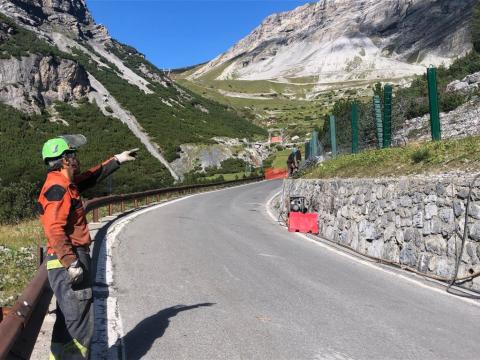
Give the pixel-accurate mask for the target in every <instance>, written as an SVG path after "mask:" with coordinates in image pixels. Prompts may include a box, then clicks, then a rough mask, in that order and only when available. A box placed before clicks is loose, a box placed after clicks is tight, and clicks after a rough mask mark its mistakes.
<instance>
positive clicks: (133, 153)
mask: <svg viewBox="0 0 480 360" xmlns="http://www.w3.org/2000/svg"><path fill="white" fill-rule="evenodd" d="M138 150H140V149H139V148H135V149H132V150H127V151H124V152H122V153H120V154H117V155H115V159H117V161H118V163H119V164H123V163H125V162H127V161H133V160H135V159H136V158H137V151H138Z"/></svg>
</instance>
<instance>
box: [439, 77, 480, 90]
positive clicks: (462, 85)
mask: <svg viewBox="0 0 480 360" xmlns="http://www.w3.org/2000/svg"><path fill="white" fill-rule="evenodd" d="M479 84H480V72H476V73H474V74H470V75H468V76H466V77H464V78H463V79H462V80H454V81H452V82H451V83H450V84H448V85H447V88H446V91H447V92H461V93H464V94H469V93H472V92H474V91H476V90H478V88H479Z"/></svg>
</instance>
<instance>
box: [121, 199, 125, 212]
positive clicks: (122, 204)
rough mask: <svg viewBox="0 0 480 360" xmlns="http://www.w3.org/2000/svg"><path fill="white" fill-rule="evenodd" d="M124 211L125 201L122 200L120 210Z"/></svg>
mask: <svg viewBox="0 0 480 360" xmlns="http://www.w3.org/2000/svg"><path fill="white" fill-rule="evenodd" d="M124 211H125V201H123V200H122V201H121V202H120V212H122V213H123V212H124Z"/></svg>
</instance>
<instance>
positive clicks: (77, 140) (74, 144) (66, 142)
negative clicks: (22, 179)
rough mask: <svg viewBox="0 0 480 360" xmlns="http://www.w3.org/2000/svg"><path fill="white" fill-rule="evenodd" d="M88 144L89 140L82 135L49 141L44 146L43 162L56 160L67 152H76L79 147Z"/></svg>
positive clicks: (60, 137)
mask: <svg viewBox="0 0 480 360" xmlns="http://www.w3.org/2000/svg"><path fill="white" fill-rule="evenodd" d="M86 143H87V138H86V137H85V136H83V135H81V134H78V135H61V136H59V137H56V138H53V139H50V140H48V141H47V142H46V143H45V144H43V149H42V158H43V161H45V162H46V161H47V160H49V159H55V158H59V157H60V156H62V155H63V154H64V153H65V152H67V151H68V152H75V151H77V148H78V147H79V146H82V145H84V144H86Z"/></svg>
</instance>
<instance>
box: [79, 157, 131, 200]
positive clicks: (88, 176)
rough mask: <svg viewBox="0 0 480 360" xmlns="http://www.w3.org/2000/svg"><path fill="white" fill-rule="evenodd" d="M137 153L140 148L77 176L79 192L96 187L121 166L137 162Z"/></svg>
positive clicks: (112, 158)
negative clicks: (129, 162)
mask: <svg viewBox="0 0 480 360" xmlns="http://www.w3.org/2000/svg"><path fill="white" fill-rule="evenodd" d="M137 151H138V148H136V149H132V150H127V151H124V152H122V153H120V154H117V155H115V156H113V157H111V158H110V159H108V160H106V161H104V162H103V163H101V164H100V165H97V166H95V167H93V168H91V169H88V170H87V171H85V172H84V173H82V174H80V175H78V176H76V177H75V180H74V181H75V184H76V185H77V187H78V190H79V191H80V192H82V191H85V190H87V189H89V188H91V187H92V186H95V185H96V184H98V183H99V182H100V181H102V180H103V179H105V178H106V177H107V176H109V175H111V174H112V173H113V172H115V171H116V170H117V169H118V168H119V167H120V165H121V164H123V163H125V162H128V161H133V160H135V158H136V155H137Z"/></svg>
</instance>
